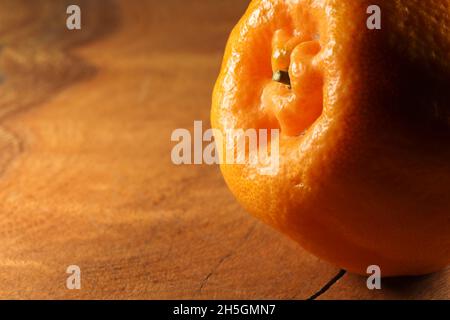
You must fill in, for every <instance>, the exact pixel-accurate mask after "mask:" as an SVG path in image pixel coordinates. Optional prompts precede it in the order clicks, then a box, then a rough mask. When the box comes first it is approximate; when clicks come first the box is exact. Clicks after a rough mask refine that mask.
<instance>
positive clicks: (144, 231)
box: [0, 0, 450, 299]
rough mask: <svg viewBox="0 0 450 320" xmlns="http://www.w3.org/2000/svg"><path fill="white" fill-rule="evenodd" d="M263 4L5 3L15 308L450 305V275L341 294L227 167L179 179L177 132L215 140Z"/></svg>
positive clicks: (358, 286) (342, 286) (3, 290)
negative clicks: (223, 302)
mask: <svg viewBox="0 0 450 320" xmlns="http://www.w3.org/2000/svg"><path fill="white" fill-rule="evenodd" d="M69 4H78V5H79V6H80V7H81V10H82V29H81V30H74V31H69V30H67V28H66V24H65V23H66V18H67V15H66V8H67V6H68V5H69ZM247 4H248V2H247V1H242V0H227V1H222V0H189V1H185V0H166V1H151V0H148V1H142V0H131V1H130V0H127V1H110V0H102V1H100V0H90V1H89V0H86V1H60V0H58V1H53V0H39V1H25V0H23V1H17V0H1V1H0V45H1V51H0V92H1V94H0V148H1V153H0V298H4V299H5V298H20V299H27V298H43V299H48V298H57V299H61V298H69V299H70V298H83V299H87V298H96V299H105V298H112V299H123V298H137V299H146V298H162V299H165V298H249V299H253V298H283V299H306V298H309V297H312V296H314V297H315V296H317V298H338V299H344V298H380V299H381V298H449V297H450V295H449V292H450V290H449V280H450V273H449V270H447V271H443V272H441V273H439V274H434V275H431V276H427V277H421V278H408V279H393V280H386V282H383V289H382V290H379V291H376V292H374V291H369V290H368V289H367V288H366V286H365V279H364V278H363V277H357V276H353V275H348V274H345V275H344V276H343V277H341V278H340V279H339V280H336V281H334V280H333V281H332V282H333V283H332V284H333V285H332V286H331V287H330V288H328V286H326V284H327V283H328V282H329V281H330V280H331V279H333V277H335V276H336V274H337V273H338V272H339V270H338V269H337V268H335V267H333V266H331V265H329V264H327V263H324V262H322V261H320V260H319V259H317V258H315V257H314V256H312V255H309V254H308V253H306V252H305V251H303V250H302V249H301V248H300V247H299V246H298V245H297V244H296V243H293V242H292V241H290V240H288V239H287V238H285V237H284V236H282V235H280V234H279V233H277V232H275V231H273V230H271V229H270V228H268V227H266V226H264V225H262V224H261V223H259V222H258V221H256V220H255V219H254V218H252V217H250V216H249V215H248V214H247V213H246V212H244V210H243V209H242V208H240V206H239V205H238V204H237V203H236V201H235V200H234V199H233V197H232V196H231V195H230V192H229V191H228V190H227V188H226V186H225V184H224V182H223V180H222V178H221V175H220V172H219V170H218V168H217V167H211V166H175V165H173V164H172V162H171V160H170V151H171V148H172V147H173V143H172V142H171V141H170V136H171V133H172V131H173V130H174V129H176V128H187V129H192V126H193V121H194V120H203V121H204V126H205V127H207V126H209V120H208V119H209V107H210V96H211V91H212V86H213V83H214V80H215V77H216V75H217V73H218V70H219V66H220V62H221V57H222V52H223V49H224V45H225V42H226V38H227V35H228V33H229V32H230V30H231V28H232V26H233V25H234V24H235V23H236V21H237V19H238V18H239V17H240V15H242V13H243V11H244V10H245V7H246V6H247ZM69 265H77V266H79V267H80V269H81V290H69V289H67V288H66V279H67V277H68V276H69V275H68V274H66V269H67V267H68V266H69ZM324 286H325V288H323V287H324ZM322 288H323V290H321V289H322ZM319 294H321V295H319Z"/></svg>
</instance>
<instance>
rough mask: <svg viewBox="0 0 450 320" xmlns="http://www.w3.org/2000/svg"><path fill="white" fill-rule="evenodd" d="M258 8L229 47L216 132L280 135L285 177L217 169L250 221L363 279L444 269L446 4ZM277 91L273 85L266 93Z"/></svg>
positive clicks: (264, 1) (448, 164)
mask: <svg viewBox="0 0 450 320" xmlns="http://www.w3.org/2000/svg"><path fill="white" fill-rule="evenodd" d="M372 2H373V1H368V0H346V1H340V0H254V1H252V2H251V4H250V6H249V8H248V10H247V12H246V13H245V15H244V16H243V18H242V19H241V20H240V21H239V23H238V25H237V26H236V27H235V28H234V30H233V31H232V33H231V36H230V39H229V41H228V44H227V48H226V52H225V57H224V60H223V64H222V69H221V72H220V75H219V78H218V80H217V83H216V86H215V89H214V94H213V104H212V112H211V121H212V126H213V128H215V129H218V130H220V131H222V132H225V130H227V129H233V128H234V129H238V128H239V129H244V130H245V129H249V128H255V129H261V128H267V129H276V128H279V129H280V142H279V144H280V146H279V148H280V159H279V161H280V167H279V171H278V173H277V174H275V175H262V174H260V172H259V171H258V165H257V164H254V163H250V162H248V161H247V162H246V163H245V164H222V165H221V171H222V173H223V176H224V178H225V181H226V183H227V185H228V186H229V188H230V189H231V191H232V192H233V194H234V195H235V196H236V198H237V199H238V201H239V202H240V203H241V204H242V205H243V206H244V207H245V208H246V209H247V210H248V211H249V212H250V213H252V214H253V215H255V216H256V217H258V218H260V219H262V220H263V221H264V222H266V223H268V224H270V225H271V226H273V227H275V228H276V229H278V230H280V231H281V232H283V233H285V234H287V235H288V236H290V237H291V238H293V239H294V240H296V241H297V242H299V243H300V244H301V245H302V246H303V247H304V248H306V249H307V250H309V251H310V252H312V253H313V254H315V255H317V256H318V257H320V258H322V259H324V260H327V261H329V262H332V263H334V264H335V265H338V266H339V267H342V268H345V269H347V270H349V271H351V272H354V273H359V274H366V270H367V267H368V266H369V265H374V264H375V265H378V266H380V268H381V272H382V275H383V276H395V275H419V274H425V273H430V272H433V271H436V270H439V269H441V268H444V267H445V266H446V265H448V264H449V262H450V147H449V142H450V30H449V29H450V1H449V0H427V1H423V0H378V1H376V2H377V5H378V6H379V7H380V9H381V29H380V30H377V29H375V30H371V29H369V28H368V27H367V25H366V23H367V19H368V18H369V16H370V15H369V14H368V13H367V8H368V7H369V6H370V5H371V4H372ZM274 79H275V80H274Z"/></svg>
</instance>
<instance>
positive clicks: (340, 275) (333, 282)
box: [306, 269, 347, 300]
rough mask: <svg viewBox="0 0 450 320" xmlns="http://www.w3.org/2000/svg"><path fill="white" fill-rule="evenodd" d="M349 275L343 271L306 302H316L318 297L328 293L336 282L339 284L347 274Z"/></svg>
mask: <svg viewBox="0 0 450 320" xmlns="http://www.w3.org/2000/svg"><path fill="white" fill-rule="evenodd" d="M346 273H347V271H345V270H343V269H341V270H340V271H339V272H338V274H337V275H335V276H334V277H333V278H331V280H330V281H328V282H327V283H326V284H325V285H324V286H323V287H322V288H320V290H319V291H317V292H316V293H314V294H313V295H312V296H310V297H309V298H308V299H306V300H316V299H317V298H318V297H320V296H321V295H322V294H324V293H325V292H327V291H328V290H329V289H330V288H331V287H332V286H333V285H334V284H335V283H336V282H338V281H339V280H340V279H341V278H342V277H343V276H344V275H345V274H346Z"/></svg>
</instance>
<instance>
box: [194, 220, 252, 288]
mask: <svg viewBox="0 0 450 320" xmlns="http://www.w3.org/2000/svg"><path fill="white" fill-rule="evenodd" d="M256 225H257V224H256V223H254V224H253V225H252V226H251V227H250V229H249V231H248V232H247V233H246V235H245V236H244V237H243V239H242V241H241V242H240V244H239V245H237V246H236V247H235V248H234V249H233V250H232V251H231V252H229V253H228V254H226V255H225V256H223V257H222V258H221V259H220V260H219V262H218V263H217V264H216V265H215V266H214V268H213V269H212V270H211V272H209V273H208V274H207V275H206V277H205V278H204V279H203V280H202V282H201V284H200V288H199V290H198V291H199V292H201V291H202V290H203V288H204V287H205V286H206V284H207V283H208V281H209V279H210V278H211V276H212V275H213V274H214V273H215V272H216V271H217V269H219V267H220V266H221V265H222V264H223V263H224V262H225V260H227V259H228V258H230V257H231V256H233V255H234V254H235V253H236V251H237V250H239V248H240V247H242V246H243V245H244V243H245V242H247V240H248V239H249V238H250V236H251V235H252V233H253V231H254V230H255V228H256Z"/></svg>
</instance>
